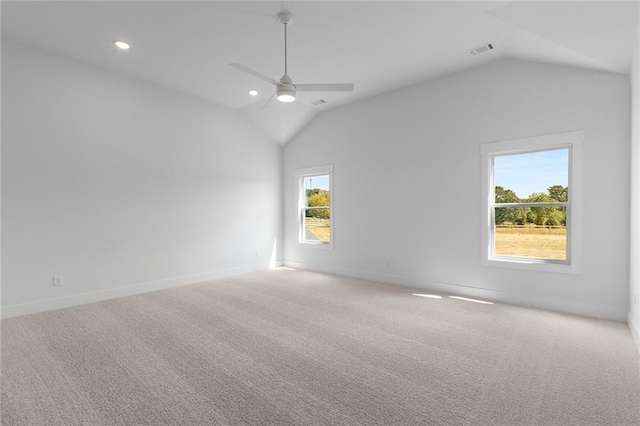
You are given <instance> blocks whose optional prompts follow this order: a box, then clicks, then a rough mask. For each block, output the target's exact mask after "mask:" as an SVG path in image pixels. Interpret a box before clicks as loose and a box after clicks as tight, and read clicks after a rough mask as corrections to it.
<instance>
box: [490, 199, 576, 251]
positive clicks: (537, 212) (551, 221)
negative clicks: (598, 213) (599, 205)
mask: <svg viewBox="0 0 640 426" xmlns="http://www.w3.org/2000/svg"><path fill="white" fill-rule="evenodd" d="M494 217H495V222H494V253H495V254H496V255H499V256H519V257H533V258H542V259H557V260H566V259H567V209H566V207H495V208H494Z"/></svg>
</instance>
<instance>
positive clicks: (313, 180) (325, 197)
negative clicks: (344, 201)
mask: <svg viewBox="0 0 640 426" xmlns="http://www.w3.org/2000/svg"><path fill="white" fill-rule="evenodd" d="M302 184H303V186H304V205H305V207H324V206H329V200H330V198H331V197H330V196H329V195H330V193H329V175H318V176H305V177H304V178H303V180H302Z"/></svg>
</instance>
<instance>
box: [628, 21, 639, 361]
mask: <svg viewBox="0 0 640 426" xmlns="http://www.w3.org/2000/svg"><path fill="white" fill-rule="evenodd" d="M639 56H640V11H639V12H638V31H637V33H636V45H635V49H634V54H633V65H632V67H631V117H632V118H631V256H630V265H631V272H630V278H631V279H630V282H631V288H630V301H631V303H630V310H629V318H628V323H629V328H630V329H631V333H632V334H633V337H634V339H635V341H636V346H637V347H638V351H640V58H639Z"/></svg>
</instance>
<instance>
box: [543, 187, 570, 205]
mask: <svg viewBox="0 0 640 426" xmlns="http://www.w3.org/2000/svg"><path fill="white" fill-rule="evenodd" d="M547 191H548V192H549V196H550V197H551V198H553V199H554V200H555V201H559V202H561V203H564V202H566V201H567V200H568V199H569V188H567V187H566V186H562V185H553V186H550V187H549V188H547Z"/></svg>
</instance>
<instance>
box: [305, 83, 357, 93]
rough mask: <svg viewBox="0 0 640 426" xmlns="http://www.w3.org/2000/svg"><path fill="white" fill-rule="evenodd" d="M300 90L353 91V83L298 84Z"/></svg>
mask: <svg viewBox="0 0 640 426" xmlns="http://www.w3.org/2000/svg"><path fill="white" fill-rule="evenodd" d="M295 86H296V89H298V91H300V92H353V84H352V83H339V84H296V85H295Z"/></svg>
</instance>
